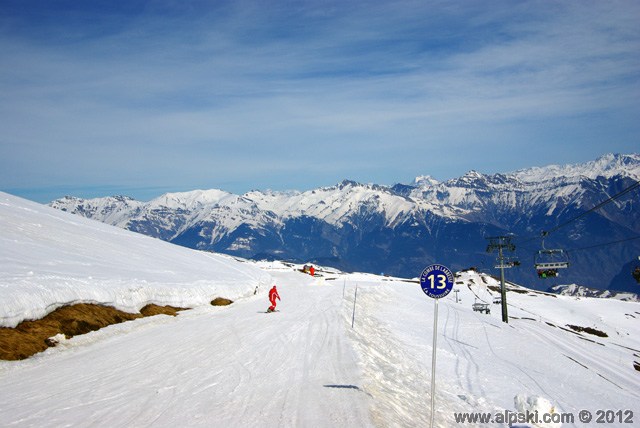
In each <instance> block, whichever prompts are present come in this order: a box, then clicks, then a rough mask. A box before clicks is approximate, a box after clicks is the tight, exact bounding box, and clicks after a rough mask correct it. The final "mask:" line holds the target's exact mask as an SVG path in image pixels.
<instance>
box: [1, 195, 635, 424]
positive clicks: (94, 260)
mask: <svg viewBox="0 0 640 428" xmlns="http://www.w3.org/2000/svg"><path fill="white" fill-rule="evenodd" d="M0 232H1V233H0V241H1V242H2V245H1V246H0V268H1V269H0V272H1V274H0V275H1V276H0V288H1V289H2V302H1V305H0V310H1V311H2V312H1V313H0V319H1V320H2V326H4V327H11V326H13V325H15V324H16V323H17V322H19V320H21V319H28V318H29V317H36V316H38V315H39V314H42V313H43V312H47V311H48V310H49V311H50V310H53V309H52V308H55V307H56V306H60V305H64V304H70V303H72V302H79V301H91V302H93V303H101V304H106V305H113V306H116V307H120V308H125V309H128V310H137V309H139V307H141V306H143V305H144V304H145V303H149V302H154V303H158V304H173V305H176V306H188V307H192V308H194V309H192V310H189V311H186V312H182V313H180V314H179V315H178V316H177V317H175V318H174V317H168V316H155V317H150V318H145V319H141V320H136V321H130V322H125V323H122V324H117V325H112V326H109V327H107V328H104V329H102V330H100V331H96V332H92V333H89V334H86V335H82V336H76V337H73V338H71V339H69V340H61V343H60V344H59V345H58V346H57V347H55V348H49V349H48V350H47V351H45V352H43V353H41V354H37V355H36V356H34V357H32V358H30V359H28V360H25V361H17V362H7V361H2V362H0V388H1V389H2V391H3V393H2V395H1V398H0V420H2V421H3V423H5V424H7V425H8V426H11V425H19V426H61V425H100V426H131V425H136V426H152V425H153V426H175V425H176V424H179V425H182V426H211V425H214V426H256V425H260V426H336V425H338V426H416V425H426V423H427V422H428V418H429V416H430V409H429V404H428V403H429V399H430V392H429V390H430V389H429V388H430V381H431V379H430V363H431V343H432V342H431V340H432V334H433V331H432V319H433V302H432V301H431V300H430V299H428V298H427V297H426V296H424V294H423V293H422V290H421V289H420V287H419V285H417V284H416V283H414V282H412V281H411V280H406V279H401V278H388V277H382V276H377V275H371V274H364V273H351V274H346V273H343V272H339V271H337V270H333V269H323V270H322V271H321V273H320V275H322V276H320V277H316V278H312V277H310V276H309V275H305V274H302V273H300V272H297V268H298V267H299V266H295V265H288V264H284V263H281V262H249V261H242V260H239V259H234V258H232V257H228V256H221V255H216V254H210V253H202V252H198V251H194V250H189V249H186V248H182V247H177V246H174V245H172V244H168V243H166V242H163V241H160V240H158V239H153V238H148V237H145V236H142V235H138V234H135V233H133V232H128V231H125V230H122V229H118V228H116V227H113V226H107V225H104V224H102V223H99V222H97V221H92V220H87V219H82V218H79V217H77V216H73V215H71V214H67V213H64V212H61V211H57V210H54V209H52V208H49V207H46V206H42V205H39V204H36V203H32V202H29V201H25V200H22V199H20V198H17V197H13V196H10V195H7V194H0ZM274 283H276V284H278V287H279V290H280V294H281V296H282V301H281V302H279V303H278V308H279V309H280V312H277V313H275V314H265V313H264V310H265V309H266V307H267V306H268V302H267V298H266V292H267V290H268V288H269V287H270V286H271V284H274ZM498 286H499V284H498V283H497V281H496V280H495V279H493V278H492V277H490V276H488V275H485V274H481V273H478V272H475V271H466V272H460V273H458V274H457V277H456V284H455V288H456V289H457V290H458V293H457V298H458V299H456V297H454V296H453V293H452V294H451V295H450V296H448V297H447V298H445V299H442V300H441V302H440V303H441V307H440V321H439V322H440V324H439V329H438V332H437V334H438V372H437V376H436V383H437V387H438V388H437V393H436V402H437V412H436V417H435V423H436V426H443V427H444V426H451V425H454V424H455V419H454V413H455V412H490V413H494V412H501V411H505V410H509V411H516V410H522V409H518V408H517V406H516V397H540V398H543V399H544V400H546V401H544V402H548V403H550V404H551V405H552V407H553V410H554V411H555V412H571V413H575V414H576V415H577V414H578V412H579V411H580V410H583V409H587V410H589V411H591V412H594V414H595V412H596V410H598V409H611V410H616V411H617V410H622V411H624V410H631V411H633V412H634V415H635V418H636V419H637V417H638V412H639V411H640V409H639V408H638V406H637V403H638V402H639V400H638V399H639V398H640V379H639V376H638V371H637V369H636V368H634V364H638V365H640V338H639V336H638V332H639V330H638V318H639V317H640V304H638V303H636V302H624V301H618V300H612V299H594V298H574V297H569V296H556V295H551V294H547V293H541V292H536V291H533V290H529V289H526V288H523V287H519V286H516V285H510V286H509V288H508V292H507V295H508V301H509V315H510V317H511V318H510V322H509V324H505V323H502V322H501V321H500V311H499V309H498V308H499V306H497V305H494V304H493V301H494V299H495V298H496V297H497V296H498V293H497V292H496V291H495V289H496V287H498ZM356 288H357V290H358V291H357V299H355V297H356ZM216 296H223V297H228V298H232V299H234V300H236V302H235V303H234V304H233V305H231V306H228V307H223V308H217V307H212V306H210V305H209V301H210V300H211V298H212V297H216ZM456 300H458V301H456ZM476 301H482V302H486V303H487V304H488V305H489V306H490V307H491V308H492V309H493V310H492V311H491V313H490V314H480V313H478V312H474V311H473V310H472V308H471V305H472V303H474V302H476ZM352 321H353V328H352V327H351V324H352ZM569 326H575V327H579V328H583V329H584V328H590V329H593V330H596V331H598V332H602V333H604V334H606V337H599V336H594V335H591V334H589V333H585V332H584V331H582V332H580V331H575V330H572V329H571V327H569ZM543 410H545V409H541V411H543ZM546 410H548V411H551V409H546ZM576 417H577V416H576ZM634 421H635V420H634ZM486 426H501V425H500V424H497V423H496V424H491V423H489V424H486ZM541 426H542V425H541ZM549 426H551V425H549ZM563 426H581V425H580V424H579V423H578V421H577V419H576V423H575V424H565V425H563Z"/></svg>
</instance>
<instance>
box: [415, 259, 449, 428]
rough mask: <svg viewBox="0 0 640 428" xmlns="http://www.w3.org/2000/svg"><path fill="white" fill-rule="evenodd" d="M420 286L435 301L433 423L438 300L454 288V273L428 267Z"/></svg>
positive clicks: (431, 266) (446, 269)
mask: <svg viewBox="0 0 640 428" xmlns="http://www.w3.org/2000/svg"><path fill="white" fill-rule="evenodd" d="M420 286H421V287H422V291H423V292H424V294H426V295H427V296H429V297H431V298H432V299H435V303H434V309H433V355H432V356H431V423H430V425H429V426H430V427H431V428H433V420H434V418H435V415H436V351H437V349H438V347H437V345H438V300H440V299H441V298H443V297H445V296H446V295H447V294H449V293H450V292H451V289H452V288H453V272H451V270H450V269H449V268H448V267H446V266H443V265H441V264H434V265H430V266H427V267H426V268H425V269H424V270H423V271H422V275H420Z"/></svg>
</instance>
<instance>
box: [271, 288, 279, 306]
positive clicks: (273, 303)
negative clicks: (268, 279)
mask: <svg viewBox="0 0 640 428" xmlns="http://www.w3.org/2000/svg"><path fill="white" fill-rule="evenodd" d="M276 299H278V300H280V295H279V294H278V290H276V286H275V285H274V286H273V288H272V289H271V290H269V302H271V306H269V310H270V311H275V309H276Z"/></svg>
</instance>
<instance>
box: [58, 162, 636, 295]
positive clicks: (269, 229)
mask: <svg viewBox="0 0 640 428" xmlns="http://www.w3.org/2000/svg"><path fill="white" fill-rule="evenodd" d="M638 180H640V155H638V154H630V155H614V154H609V155H605V156H602V157H600V158H598V159H596V160H595V161H591V162H587V163H584V164H578V165H565V166H557V165H552V166H547V167H536V168H529V169H524V170H519V171H515V172H512V173H506V174H493V175H486V174H482V173H479V172H477V171H470V172H468V173H467V174H465V175H464V176H462V177H459V178H454V179H451V180H448V181H444V182H438V181H437V180H435V179H433V178H432V177H429V176H426V175H425V176H421V177H417V178H416V179H415V181H414V183H413V184H410V185H406V184H396V185H394V186H382V185H377V184H361V183H356V182H353V181H348V180H345V181H343V182H341V183H339V184H337V185H335V186H331V187H324V188H319V189H315V190H309V191H305V192H296V191H293V192H273V191H251V192H248V193H246V194H244V195H241V196H240V195H234V194H230V193H227V192H224V191H221V190H197V191H192V192H184V193H170V194H165V195H162V196H161V197H159V198H156V199H154V200H152V201H149V202H139V201H134V200H131V199H129V198H125V197H112V198H98V199H90V200H83V199H79V198H74V197H66V198H63V199H59V200H56V201H53V202H52V203H51V206H53V207H55V208H58V209H61V210H64V211H68V212H72V213H76V214H80V215H83V216H85V217H89V218H93V219H96V220H99V221H102V222H106V223H109V224H112V225H117V226H119V227H122V228H126V229H129V230H133V231H136V232H140V233H144V234H147V235H150V236H154V237H157V238H160V239H164V240H167V241H171V242H173V243H176V244H179V245H183V246H187V247H191V248H197V249H203V250H213V251H217V252H222V253H228V254H233V255H238V256H242V257H246V258H278V259H293V260H299V261H307V260H308V261H316V262H321V263H322V262H330V263H329V264H332V265H334V266H336V267H338V268H341V269H344V270H359V271H368V272H375V273H380V272H384V273H388V274H393V275H401V276H415V275H417V273H419V272H420V270H421V269H422V267H423V266H425V265H426V264H429V263H431V262H434V261H438V262H441V263H448V264H450V265H452V267H453V268H456V269H459V268H464V267H468V266H476V267H479V268H481V269H485V270H491V269H492V268H493V265H494V258H495V255H489V254H486V252H485V248H486V244H487V241H486V239H485V237H487V236H495V235H504V234H514V235H515V236H514V242H515V243H516V249H517V253H516V254H515V255H514V257H518V258H519V259H520V260H521V262H522V266H523V267H521V268H520V269H518V270H516V269H513V270H512V271H510V272H509V275H510V276H512V277H513V278H514V279H515V280H517V281H519V282H521V283H524V284H527V285H529V286H532V287H537V288H541V289H546V288H548V287H549V286H550V285H554V284H555V283H557V282H556V281H561V283H578V284H580V285H585V286H590V287H594V288H601V289H602V288H613V289H618V290H629V291H631V290H632V289H633V287H634V286H635V282H634V281H633V280H632V279H631V278H630V276H629V275H626V276H625V275H624V274H621V272H622V271H623V266H624V265H625V264H626V263H628V262H629V261H630V260H633V259H636V258H637V256H638V255H640V240H637V241H628V242H626V243H624V244H623V245H615V246H599V245H601V244H606V243H611V242H613V241H616V240H622V239H626V238H629V237H633V236H639V235H640V214H638V213H639V212H640V210H639V209H638V200H639V198H638V193H639V192H638V190H636V191H634V192H630V193H628V194H626V195H624V196H623V197H620V198H618V199H616V200H615V202H614V203H610V204H607V205H605V206H604V207H602V208H601V209H598V210H595V211H593V212H591V213H590V214H589V215H585V216H584V217H582V218H580V219H579V220H577V221H572V220H573V219H574V218H576V217H577V216H579V215H580V214H582V213H585V212H586V211H588V210H590V209H591V208H593V207H595V206H596V205H598V204H599V203H601V202H602V201H604V200H606V199H608V198H609V197H610V196H612V195H616V194H617V193H619V192H620V191H622V190H623V189H625V188H627V187H629V186H630V185H632V184H634V183H635V182H636V181H638ZM566 222H569V223H568V224H566V225H565V223H566ZM558 226H561V228H558V229H557V230H555V231H554V232H553V233H551V234H550V235H549V236H547V237H546V239H545V242H544V243H543V242H542V239H541V233H542V231H545V230H546V231H549V230H554V229H555V228H557V227H558ZM542 245H545V246H546V248H563V249H565V250H566V251H568V252H569V254H570V256H571V269H567V270H566V273H565V272H563V276H562V277H560V278H557V279H556V280H555V281H554V284H549V283H544V284H542V283H540V282H539V280H538V279H537V276H536V274H535V271H534V269H533V267H532V266H533V255H534V254H535V253H536V252H537V251H538V250H539V249H541V248H542ZM594 246H595V248H592V249H586V248H588V247H594ZM636 253H637V254H636ZM616 276H618V277H619V279H617V280H616V281H614V280H613V278H614V277H616Z"/></svg>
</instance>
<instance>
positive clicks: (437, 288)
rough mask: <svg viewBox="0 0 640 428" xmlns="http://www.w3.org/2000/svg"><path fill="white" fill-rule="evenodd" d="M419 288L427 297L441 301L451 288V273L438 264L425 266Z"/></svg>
mask: <svg viewBox="0 0 640 428" xmlns="http://www.w3.org/2000/svg"><path fill="white" fill-rule="evenodd" d="M420 286H421V287H422V291H424V294H426V295H427V296H429V297H431V298H432V299H441V298H443V297H445V296H446V295H447V294H449V293H450V292H451V289H452V288H453V272H451V270H449V268H448V267H446V266H442V265H439V264H435V265H430V266H427V267H426V268H425V269H424V270H423V271H422V275H420Z"/></svg>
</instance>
